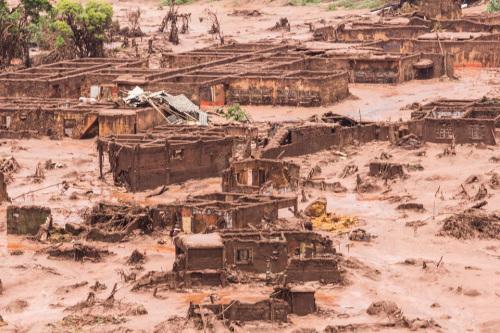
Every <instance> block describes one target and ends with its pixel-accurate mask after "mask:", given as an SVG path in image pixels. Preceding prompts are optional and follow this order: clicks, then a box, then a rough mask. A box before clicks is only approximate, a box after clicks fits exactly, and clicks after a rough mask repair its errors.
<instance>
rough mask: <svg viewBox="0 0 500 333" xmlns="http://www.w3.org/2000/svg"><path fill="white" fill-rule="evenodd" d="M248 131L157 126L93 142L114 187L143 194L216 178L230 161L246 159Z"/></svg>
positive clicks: (239, 128) (241, 129)
mask: <svg viewBox="0 0 500 333" xmlns="http://www.w3.org/2000/svg"><path fill="white" fill-rule="evenodd" d="M252 137H253V134H252V129H250V128H244V127H240V126H227V127H206V126H168V125H165V126H160V127H156V128H155V129H153V130H151V131H148V133H142V134H135V135H116V136H111V137H107V138H103V139H99V141H98V146H97V148H98V151H99V167H100V171H101V176H102V174H103V162H104V152H107V153H108V154H107V155H108V161H109V165H110V169H111V172H112V174H113V179H114V182H115V184H117V185H124V186H125V187H127V188H128V189H129V190H130V191H133V192H136V191H143V190H147V189H153V188H155V187H158V186H161V185H169V184H174V183H180V182H184V181H186V180H189V179H197V178H206V177H218V176H220V175H221V173H222V171H223V170H224V169H226V168H227V167H228V166H229V161H230V159H232V158H235V157H240V158H241V157H243V158H245V157H248V156H249V153H250V142H251V140H252Z"/></svg>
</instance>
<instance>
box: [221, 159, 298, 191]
mask: <svg viewBox="0 0 500 333" xmlns="http://www.w3.org/2000/svg"><path fill="white" fill-rule="evenodd" d="M299 179H300V166H299V165H297V164H295V163H290V162H286V161H278V160H272V159H254V158H249V159H245V160H241V161H234V162H232V163H231V165H230V167H229V168H228V169H226V170H224V172H223V174H222V191H224V192H239V193H259V192H261V191H263V190H266V189H268V190H273V189H275V190H282V191H294V190H296V189H297V188H298V185H299Z"/></svg>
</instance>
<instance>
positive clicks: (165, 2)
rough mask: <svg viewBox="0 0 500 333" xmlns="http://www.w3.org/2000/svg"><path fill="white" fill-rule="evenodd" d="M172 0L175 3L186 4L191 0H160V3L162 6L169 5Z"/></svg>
mask: <svg viewBox="0 0 500 333" xmlns="http://www.w3.org/2000/svg"><path fill="white" fill-rule="evenodd" d="M172 1H174V2H175V4H176V5H186V4H188V3H190V2H192V1H193V0H161V4H162V5H163V6H170V5H171V4H172Z"/></svg>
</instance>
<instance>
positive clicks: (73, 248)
mask: <svg viewBox="0 0 500 333" xmlns="http://www.w3.org/2000/svg"><path fill="white" fill-rule="evenodd" d="M43 252H45V253H47V254H48V255H49V258H52V259H55V258H60V259H66V260H74V261H81V262H83V261H91V262H100V261H101V260H102V258H103V257H105V256H109V255H111V254H112V253H111V252H109V251H108V250H106V249H100V248H97V247H94V246H91V245H88V244H82V243H74V244H63V243H60V244H58V245H55V246H50V247H48V248H47V249H45V250H43Z"/></svg>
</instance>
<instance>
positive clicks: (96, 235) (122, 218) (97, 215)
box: [85, 202, 153, 242]
mask: <svg viewBox="0 0 500 333" xmlns="http://www.w3.org/2000/svg"><path fill="white" fill-rule="evenodd" d="M85 227H86V228H87V229H88V230H87V232H86V234H85V238H86V239H87V240H97V241H102V242H120V241H122V240H123V239H124V238H125V237H127V236H129V235H131V234H132V233H133V232H142V233H151V232H152V230H153V222H152V220H151V217H150V215H149V212H148V210H147V208H143V207H139V206H134V205H132V206H126V205H124V206H121V205H115V204H107V203H103V202H101V203H98V204H96V205H95V206H94V207H93V208H92V210H91V212H90V213H89V214H87V216H86V219H85Z"/></svg>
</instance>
